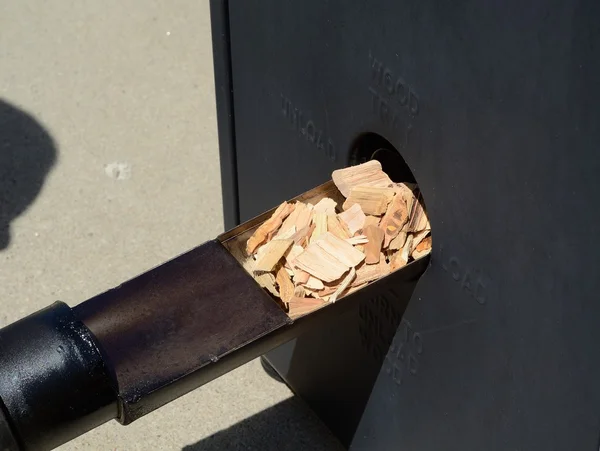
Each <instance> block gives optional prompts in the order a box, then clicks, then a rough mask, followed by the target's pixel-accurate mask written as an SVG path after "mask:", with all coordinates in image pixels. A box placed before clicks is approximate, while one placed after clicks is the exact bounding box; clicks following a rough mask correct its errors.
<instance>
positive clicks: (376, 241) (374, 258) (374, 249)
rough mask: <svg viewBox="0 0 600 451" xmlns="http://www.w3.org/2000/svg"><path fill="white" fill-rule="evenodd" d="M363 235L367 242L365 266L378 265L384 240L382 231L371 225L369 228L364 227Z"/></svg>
mask: <svg viewBox="0 0 600 451" xmlns="http://www.w3.org/2000/svg"><path fill="white" fill-rule="evenodd" d="M364 234H365V235H366V237H367V239H368V240H369V242H368V243H367V244H365V255H366V259H365V261H366V262H367V265H373V264H375V263H379V256H380V255H381V245H382V243H383V238H384V233H383V230H381V229H380V228H379V227H376V226H373V225H371V226H369V227H365V229H364Z"/></svg>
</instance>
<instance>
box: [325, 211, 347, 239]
mask: <svg viewBox="0 0 600 451" xmlns="http://www.w3.org/2000/svg"><path fill="white" fill-rule="evenodd" d="M327 230H328V231H329V232H331V233H333V234H334V235H335V236H337V237H338V238H341V239H343V240H345V239H347V238H350V231H349V230H348V228H347V227H346V225H345V224H343V223H342V222H341V221H340V220H339V219H338V217H337V216H335V215H328V216H327Z"/></svg>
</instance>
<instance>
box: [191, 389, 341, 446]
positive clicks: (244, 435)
mask: <svg viewBox="0 0 600 451" xmlns="http://www.w3.org/2000/svg"><path fill="white" fill-rule="evenodd" d="M223 450H227V451H343V450H344V448H342V446H341V445H340V443H339V442H338V441H337V440H336V439H335V437H333V435H332V434H331V433H330V432H329V431H328V430H327V428H326V427H325V426H324V425H323V424H322V423H320V422H319V420H318V419H317V417H316V416H315V415H314V414H313V413H312V412H311V411H310V410H309V409H308V407H306V406H305V405H304V404H303V403H302V402H301V401H300V400H299V399H297V398H290V399H287V400H285V401H283V402H280V403H279V404H276V405H274V406H273V407H271V408H269V409H266V410H263V411H262V412H260V413H257V414H256V415H253V416H251V417H250V418H247V419H245V420H243V421H240V422H239V423H237V424H235V425H234V426H231V427H230V428H228V429H224V430H222V431H219V432H217V433H216V434H213V435H211V436H209V437H207V438H205V439H203V440H201V441H199V442H197V443H194V444H193V445H188V446H186V447H184V448H183V451H223Z"/></svg>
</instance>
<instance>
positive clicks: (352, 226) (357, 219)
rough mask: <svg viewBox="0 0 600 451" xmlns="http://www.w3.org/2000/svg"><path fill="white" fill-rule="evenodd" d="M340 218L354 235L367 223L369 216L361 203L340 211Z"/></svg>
mask: <svg viewBox="0 0 600 451" xmlns="http://www.w3.org/2000/svg"><path fill="white" fill-rule="evenodd" d="M338 218H339V219H340V220H341V221H342V222H343V223H344V225H345V226H346V228H347V229H348V231H349V232H350V235H354V234H355V233H356V232H358V231H359V230H362V228H363V227H364V225H365V220H366V219H367V217H366V216H365V213H364V212H363V210H362V208H361V206H360V205H359V204H354V205H353V206H352V207H350V208H349V209H348V210H346V211H344V212H343V213H340V214H339V215H338Z"/></svg>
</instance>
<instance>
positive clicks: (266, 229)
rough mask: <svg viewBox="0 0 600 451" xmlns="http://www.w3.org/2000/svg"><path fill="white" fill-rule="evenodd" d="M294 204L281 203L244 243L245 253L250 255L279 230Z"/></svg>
mask: <svg viewBox="0 0 600 451" xmlns="http://www.w3.org/2000/svg"><path fill="white" fill-rule="evenodd" d="M294 208H295V206H294V204H288V203H287V202H284V203H282V204H281V205H280V206H279V207H277V209H276V210H275V212H274V213H273V215H272V216H271V217H270V218H269V219H267V220H266V221H265V222H263V223H262V224H261V225H260V226H259V227H258V228H257V229H256V230H255V231H254V233H253V234H252V236H251V237H250V238H249V239H248V241H247V243H246V252H247V253H248V255H252V254H253V253H254V251H255V250H256V248H258V246H260V245H261V244H263V243H264V242H265V241H267V240H269V239H270V238H271V237H272V236H273V235H274V234H275V233H276V232H277V230H278V229H279V227H280V226H281V224H282V222H283V220H284V219H285V218H287V217H288V216H289V215H290V213H292V211H293V210H294Z"/></svg>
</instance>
